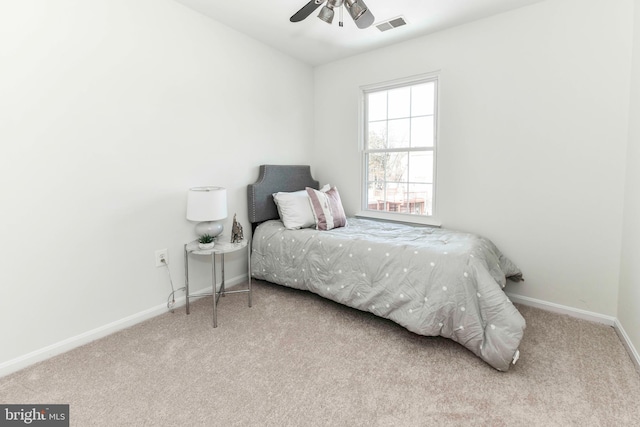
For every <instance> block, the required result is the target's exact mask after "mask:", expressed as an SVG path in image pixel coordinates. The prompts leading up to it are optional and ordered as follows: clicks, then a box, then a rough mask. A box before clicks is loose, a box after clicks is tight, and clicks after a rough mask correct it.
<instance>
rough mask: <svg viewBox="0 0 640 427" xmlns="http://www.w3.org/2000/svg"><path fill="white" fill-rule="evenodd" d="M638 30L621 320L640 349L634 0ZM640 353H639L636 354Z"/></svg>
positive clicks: (639, 67) (639, 2) (639, 104)
mask: <svg viewBox="0 0 640 427" xmlns="http://www.w3.org/2000/svg"><path fill="white" fill-rule="evenodd" d="M634 15H635V31H634V38H633V40H634V43H633V69H632V73H631V76H632V80H631V107H630V113H629V117H630V118H631V119H630V121H629V147H628V150H627V181H626V184H627V185H626V191H625V195H626V198H625V208H624V228H623V233H622V235H623V239H622V268H621V274H620V295H619V298H618V320H619V321H620V324H621V325H622V326H623V328H624V330H625V331H626V333H627V335H628V337H629V339H630V340H631V342H632V344H633V346H634V347H635V348H636V349H640V167H638V165H640V120H638V117H640V0H635V14H634ZM636 357H637V356H636Z"/></svg>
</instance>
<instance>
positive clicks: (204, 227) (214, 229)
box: [196, 221, 224, 237]
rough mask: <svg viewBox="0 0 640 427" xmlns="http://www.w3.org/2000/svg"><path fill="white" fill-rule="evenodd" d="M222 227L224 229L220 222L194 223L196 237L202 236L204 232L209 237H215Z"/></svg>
mask: <svg viewBox="0 0 640 427" xmlns="http://www.w3.org/2000/svg"><path fill="white" fill-rule="evenodd" d="M223 229H224V226H223V224H222V222H219V221H203V222H199V223H198V224H197V225H196V234H197V235H198V237H201V236H204V235H205V234H208V235H209V236H211V237H216V236H218V235H219V234H220V233H222V230H223Z"/></svg>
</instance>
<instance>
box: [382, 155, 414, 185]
mask: <svg viewBox="0 0 640 427" xmlns="http://www.w3.org/2000/svg"><path fill="white" fill-rule="evenodd" d="M407 154H408V153H388V154H387V156H389V157H388V160H387V164H386V167H387V168H386V180H387V181H396V182H402V181H404V182H406V181H407V171H408V169H409V156H408V155H407Z"/></svg>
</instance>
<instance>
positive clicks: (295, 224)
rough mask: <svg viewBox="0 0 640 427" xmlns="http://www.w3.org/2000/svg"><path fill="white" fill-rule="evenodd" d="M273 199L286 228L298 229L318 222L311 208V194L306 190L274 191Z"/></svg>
mask: <svg viewBox="0 0 640 427" xmlns="http://www.w3.org/2000/svg"><path fill="white" fill-rule="evenodd" d="M273 200H274V201H275V202H276V206H277V207H278V213H279V214H280V219H281V220H282V222H283V224H284V226H285V228H288V229H290V230H297V229H299V228H307V227H312V226H314V225H315V224H316V220H315V218H314V217H313V212H311V209H309V195H308V194H307V192H306V191H305V190H301V191H294V192H292V193H274V195H273Z"/></svg>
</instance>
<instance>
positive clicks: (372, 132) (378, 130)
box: [367, 121, 387, 150]
mask: <svg viewBox="0 0 640 427" xmlns="http://www.w3.org/2000/svg"><path fill="white" fill-rule="evenodd" d="M367 148H369V149H372V150H379V149H381V148H387V122H386V121H384V122H372V123H369V135H368V138H367Z"/></svg>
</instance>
